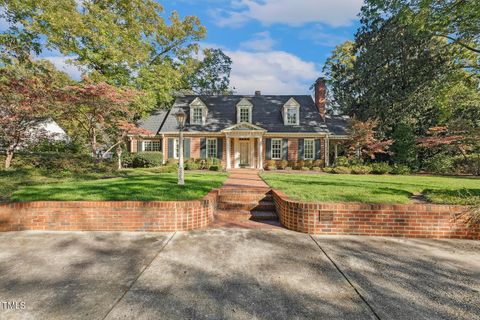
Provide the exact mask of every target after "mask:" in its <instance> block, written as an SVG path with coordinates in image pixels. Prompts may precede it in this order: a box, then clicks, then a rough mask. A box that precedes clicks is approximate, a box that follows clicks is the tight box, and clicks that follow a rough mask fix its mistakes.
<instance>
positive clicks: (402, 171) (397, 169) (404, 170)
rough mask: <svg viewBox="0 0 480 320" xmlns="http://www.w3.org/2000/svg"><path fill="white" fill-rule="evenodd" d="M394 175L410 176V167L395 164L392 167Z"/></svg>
mask: <svg viewBox="0 0 480 320" xmlns="http://www.w3.org/2000/svg"><path fill="white" fill-rule="evenodd" d="M391 173H392V174H399V175H406V174H410V173H411V170H410V168H409V167H408V166H406V165H403V164H398V163H397V164H394V165H393V167H392V172H391Z"/></svg>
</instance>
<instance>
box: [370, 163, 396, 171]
mask: <svg viewBox="0 0 480 320" xmlns="http://www.w3.org/2000/svg"><path fill="white" fill-rule="evenodd" d="M371 167H372V173H374V174H387V173H390V172H391V171H392V167H390V165H389V164H388V163H386V162H374V163H372V164H371Z"/></svg>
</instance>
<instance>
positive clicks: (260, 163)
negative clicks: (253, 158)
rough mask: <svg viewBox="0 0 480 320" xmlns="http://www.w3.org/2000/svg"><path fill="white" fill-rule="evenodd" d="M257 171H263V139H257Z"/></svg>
mask: <svg viewBox="0 0 480 320" xmlns="http://www.w3.org/2000/svg"><path fill="white" fill-rule="evenodd" d="M258 169H263V139H262V137H259V138H258Z"/></svg>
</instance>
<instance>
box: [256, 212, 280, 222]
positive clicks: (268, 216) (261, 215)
mask: <svg viewBox="0 0 480 320" xmlns="http://www.w3.org/2000/svg"><path fill="white" fill-rule="evenodd" d="M250 214H251V217H250V220H253V221H278V216H277V213H276V212H275V211H251V212H250Z"/></svg>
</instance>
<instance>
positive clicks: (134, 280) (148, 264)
mask: <svg viewBox="0 0 480 320" xmlns="http://www.w3.org/2000/svg"><path fill="white" fill-rule="evenodd" d="M176 234H177V233H176V232H174V233H173V234H172V235H171V236H170V238H168V240H167V241H165V244H164V245H163V246H162V247H161V248H160V250H158V252H157V253H156V254H155V255H154V256H153V258H152V259H151V260H150V261H149V262H148V263H147V264H146V265H145V266H144V267H143V269H142V270H140V272H139V273H138V275H137V276H136V277H135V279H133V281H132V283H130V285H129V286H128V288H127V289H126V290H125V291H124V292H123V293H122V295H121V296H120V297H119V298H118V299H117V301H115V303H114V304H113V305H112V307H111V308H110V309H109V310H108V312H107V313H106V314H105V316H104V317H102V320H105V319H106V318H107V317H108V315H109V314H110V313H112V311H113V309H115V307H116V306H117V305H118V303H119V302H120V301H122V299H123V297H125V295H126V294H127V292H128V291H130V289H132V287H133V285H134V284H135V283H136V282H137V281H138V279H139V278H140V277H141V276H142V274H143V273H144V272H145V270H147V269H148V268H149V267H150V265H151V264H152V263H153V261H155V259H157V257H158V255H159V254H160V253H161V252H162V251H163V249H165V247H166V246H167V245H168V244H169V243H170V241H171V240H172V239H173V237H174V236H175V235H176Z"/></svg>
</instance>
